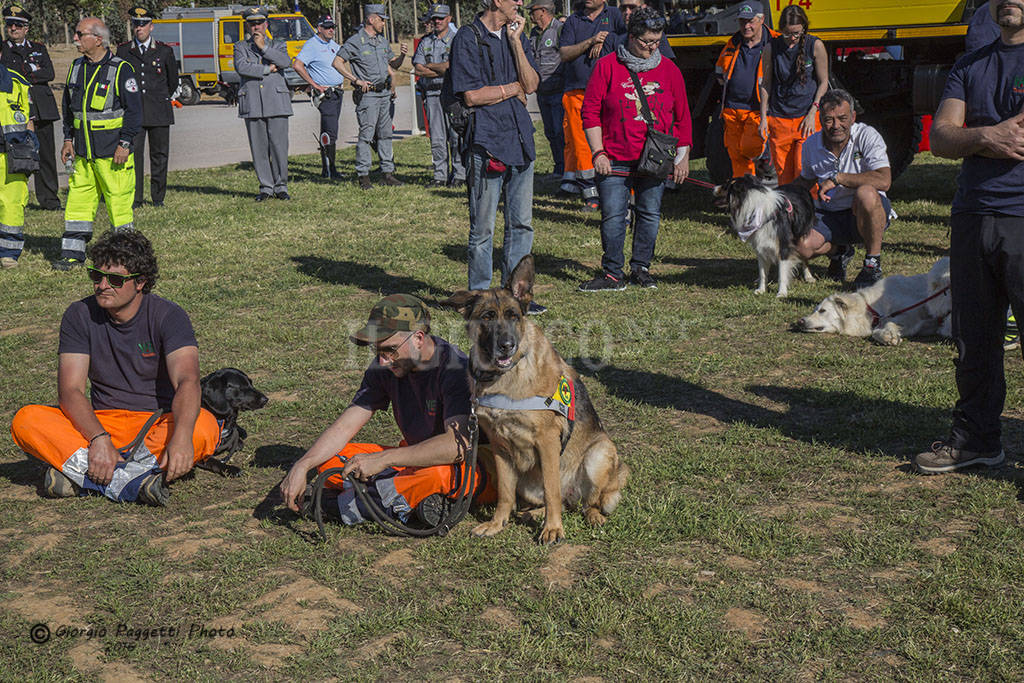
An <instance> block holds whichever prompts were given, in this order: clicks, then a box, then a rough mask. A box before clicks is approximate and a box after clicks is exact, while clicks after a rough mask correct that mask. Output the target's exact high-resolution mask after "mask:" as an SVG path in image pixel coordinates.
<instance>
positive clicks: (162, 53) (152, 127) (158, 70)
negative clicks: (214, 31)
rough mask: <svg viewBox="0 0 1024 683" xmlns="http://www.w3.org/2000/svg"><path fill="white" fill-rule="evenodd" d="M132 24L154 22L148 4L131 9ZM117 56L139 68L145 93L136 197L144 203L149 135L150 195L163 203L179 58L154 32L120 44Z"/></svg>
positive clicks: (139, 203)
mask: <svg viewBox="0 0 1024 683" xmlns="http://www.w3.org/2000/svg"><path fill="white" fill-rule="evenodd" d="M128 15H129V16H130V17H131V22H132V28H135V27H136V26H139V25H145V24H149V23H152V21H153V19H154V18H155V17H154V16H153V15H152V14H151V13H150V12H149V10H147V9H146V8H144V7H133V8H132V9H131V10H129V12H128ZM117 56H118V57H120V58H121V59H123V60H125V61H126V62H128V63H129V64H131V65H132V67H133V68H134V69H135V78H136V79H137V80H138V82H139V94H140V95H141V96H142V129H141V130H140V131H139V134H138V135H136V136H135V141H134V146H135V201H134V204H133V206H135V207H139V206H142V203H143V195H144V183H143V175H144V172H145V166H146V164H145V158H146V138H147V137H148V138H149V166H150V169H149V170H150V179H149V183H150V185H149V188H150V196H151V198H152V200H153V205H154V206H163V204H164V195H165V194H166V192H167V156H168V152H169V150H170V143H171V125H172V124H173V123H174V110H173V108H172V106H171V95H172V94H173V93H174V91H175V90H177V88H178V62H177V60H176V59H175V58H174V51H173V50H171V48H170V46H168V45H166V44H164V43H161V42H158V41H156V40H154V39H153V36H150V37H149V38H148V39H147V40H146V42H144V43H139V42H138V40H136V39H132V40H130V41H128V42H127V43H122V44H121V45H119V46H118V48H117Z"/></svg>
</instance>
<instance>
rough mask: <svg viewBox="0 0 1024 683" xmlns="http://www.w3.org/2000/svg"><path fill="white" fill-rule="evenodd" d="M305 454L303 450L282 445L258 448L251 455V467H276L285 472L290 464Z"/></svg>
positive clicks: (289, 445)
mask: <svg viewBox="0 0 1024 683" xmlns="http://www.w3.org/2000/svg"><path fill="white" fill-rule="evenodd" d="M305 452H306V450H305V449H304V448H300V447H299V446H292V445H291V444H284V443H275V444H270V445H268V446H260V447H259V448H257V449H256V451H255V452H254V453H253V456H252V465H253V466H254V467H276V468H278V469H280V470H284V471H286V472H287V471H288V469H289V468H291V466H292V463H294V462H295V461H296V460H298V459H299V458H301V457H302V455H303V454H304V453H305Z"/></svg>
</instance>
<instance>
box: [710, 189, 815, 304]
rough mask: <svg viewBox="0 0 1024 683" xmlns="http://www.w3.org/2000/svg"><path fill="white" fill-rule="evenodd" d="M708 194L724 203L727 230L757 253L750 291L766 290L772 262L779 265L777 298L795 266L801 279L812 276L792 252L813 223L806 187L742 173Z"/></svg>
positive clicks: (784, 292)
mask: <svg viewBox="0 0 1024 683" xmlns="http://www.w3.org/2000/svg"><path fill="white" fill-rule="evenodd" d="M714 196H715V198H716V199H718V200H720V201H722V200H724V201H725V203H726V205H727V206H728V208H729V216H730V226H731V227H732V231H733V233H734V234H735V235H736V236H737V237H739V238H740V240H742V241H744V242H746V243H747V244H749V245H750V248H751V249H753V250H754V253H755V254H756V255H757V289H755V290H754V293H755V294H764V293H765V291H766V290H767V288H768V271H769V270H771V268H772V266H777V267H778V270H779V293H778V295H777V296H778V297H779V298H780V299H781V298H784V297H786V296H787V295H788V294H789V280H790V278H791V277H792V275H793V271H794V270H795V269H796V268H797V267H799V268H800V272H801V274H802V276H803V279H804V282H814V276H813V275H811V270H810V268H808V267H807V262H806V261H804V260H803V259H801V258H800V256H799V255H798V254H797V253H796V243H797V242H798V241H799V240H801V239H803V238H804V237H806V236H807V235H808V233H810V231H811V228H812V227H813V225H814V200H813V199H811V194H810V192H808V191H807V190H806V189H804V188H802V187H800V186H798V185H793V184H789V185H782V186H780V187H779V188H778V189H772V188H770V187H768V186H767V185H765V184H764V183H762V182H761V181H760V180H758V179H757V178H755V177H754V176H752V175H750V174H749V173H748V174H747V175H745V176H743V177H742V178H733V179H732V180H729V181H726V182H725V183H724V184H722V185H718V186H717V187H715V190H714Z"/></svg>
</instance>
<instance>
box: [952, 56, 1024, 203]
mask: <svg viewBox="0 0 1024 683" xmlns="http://www.w3.org/2000/svg"><path fill="white" fill-rule="evenodd" d="M942 99H955V100H962V101H963V102H964V104H965V112H964V122H965V124H966V125H967V127H968V128H976V127H980V126H992V125H995V124H997V123H999V122H1001V121H1005V120H1006V119H1008V118H1011V117H1013V116H1016V115H1017V114H1019V113H1020V112H1021V109H1022V107H1024V45H1014V46H1010V45H1004V44H1003V42H1002V40H997V41H996V42H994V43H992V44H990V45H987V46H986V47H983V48H981V49H979V50H976V51H974V52H971V53H968V54H966V55H964V56H963V57H961V58H960V59H959V60H957V62H956V64H954V65H953V69H952V71H950V72H949V78H948V79H947V80H946V89H945V91H943V93H942ZM1022 188H1024V162H1020V161H1015V160H1013V159H990V158H988V157H982V156H970V157H966V158H965V159H964V163H963V166H962V167H961V169H960V175H959V176H958V177H957V190H956V195H955V196H954V197H953V213H954V214H956V213H979V214H998V215H1005V216H1024V192H1022V191H1021V190H1022Z"/></svg>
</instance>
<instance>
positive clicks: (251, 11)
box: [239, 7, 267, 21]
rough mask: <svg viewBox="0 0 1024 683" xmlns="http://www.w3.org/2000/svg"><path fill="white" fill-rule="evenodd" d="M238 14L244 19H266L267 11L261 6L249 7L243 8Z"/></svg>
mask: <svg viewBox="0 0 1024 683" xmlns="http://www.w3.org/2000/svg"><path fill="white" fill-rule="evenodd" d="M239 14H241V15H242V19H244V20H245V21H266V20H267V13H266V12H265V11H264V9H263V8H262V7H250V8H248V9H244V10H242V11H241V12H239Z"/></svg>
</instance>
